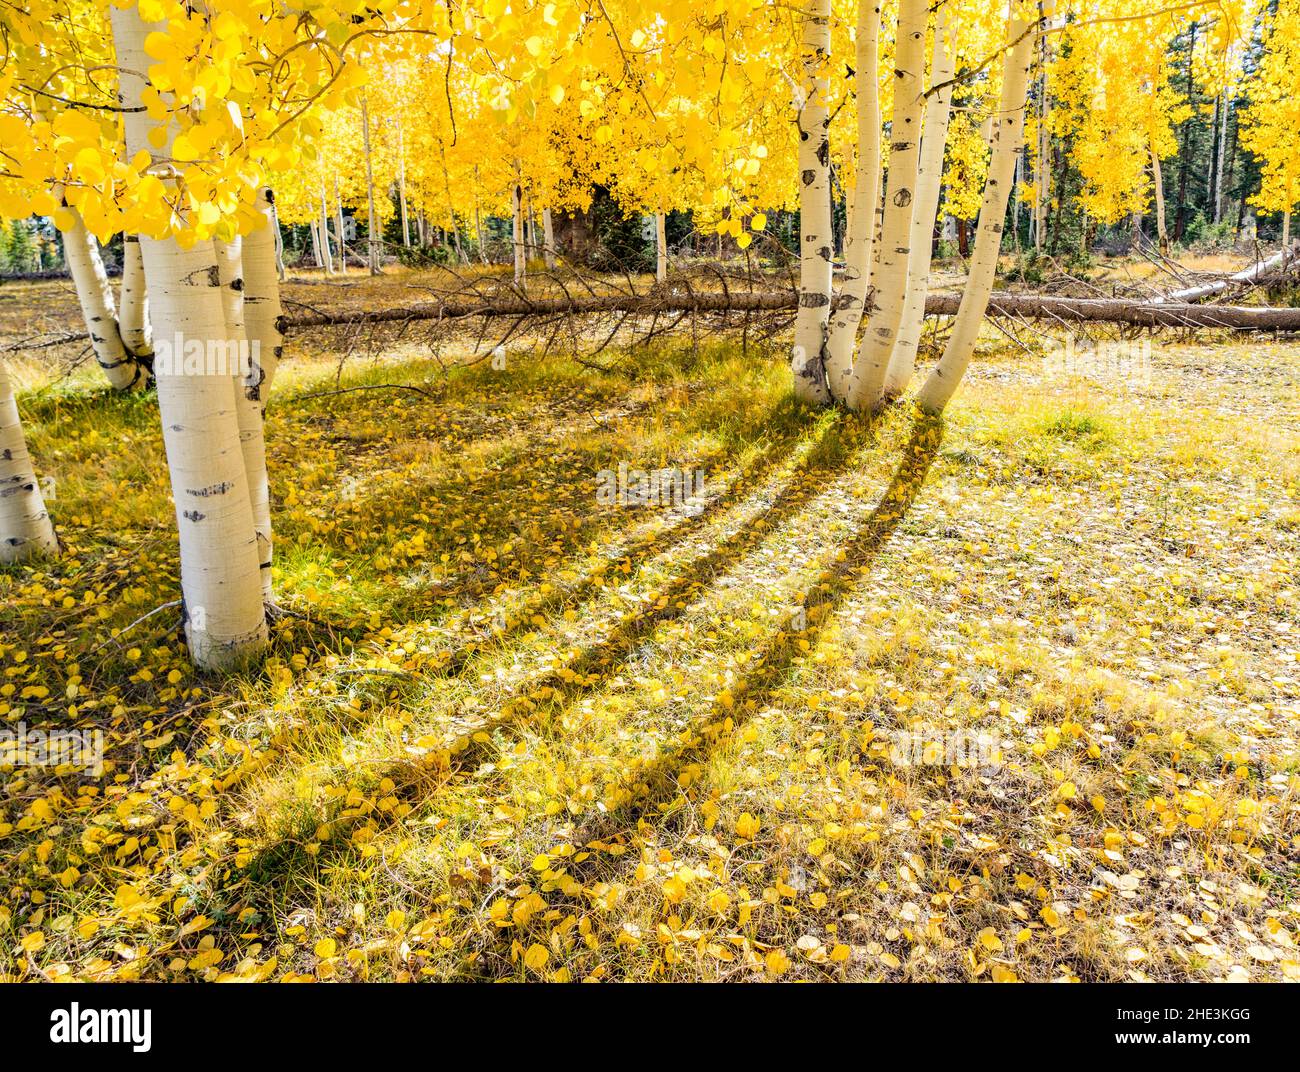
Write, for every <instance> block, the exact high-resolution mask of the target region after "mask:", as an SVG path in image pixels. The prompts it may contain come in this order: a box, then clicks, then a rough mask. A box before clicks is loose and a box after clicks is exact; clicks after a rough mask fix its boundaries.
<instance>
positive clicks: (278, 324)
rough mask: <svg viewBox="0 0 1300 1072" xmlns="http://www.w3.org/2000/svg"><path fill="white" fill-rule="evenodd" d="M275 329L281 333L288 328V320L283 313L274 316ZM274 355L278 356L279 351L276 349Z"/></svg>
mask: <svg viewBox="0 0 1300 1072" xmlns="http://www.w3.org/2000/svg"><path fill="white" fill-rule="evenodd" d="M275 330H276V331H278V332H279V333H280V334H281V335H283V334H285V333H286V332H287V331H288V330H289V320H288V318H287V317H286V316H285V315H284V314H283V313H281V314H280V315H279V316H277V317H276V318H275ZM276 356H277V357H278V356H279V351H276Z"/></svg>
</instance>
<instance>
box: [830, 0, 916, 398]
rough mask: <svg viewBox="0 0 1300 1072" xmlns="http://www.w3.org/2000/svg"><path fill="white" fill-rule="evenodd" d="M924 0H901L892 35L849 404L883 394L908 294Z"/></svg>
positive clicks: (913, 212)
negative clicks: (871, 258)
mask: <svg viewBox="0 0 1300 1072" xmlns="http://www.w3.org/2000/svg"><path fill="white" fill-rule="evenodd" d="M928 12H929V8H928V6H927V3H926V0H899V5H898V29H897V33H896V34H895V39H894V40H895V44H894V49H895V56H894V107H893V112H892V119H891V123H890V131H889V174H888V176H887V178H886V181H885V215H884V221H883V223H882V226H881V232H880V253H879V256H878V257H877V270H876V272H875V274H874V275H873V277H872V278H873V282H874V284H875V304H876V312H875V313H874V314H873V315H872V317H871V320H870V322H869V323H868V325H867V330H866V333H865V335H864V336H863V339H862V345H861V347H860V348H859V351H858V356H857V359H856V360H855V361H854V373H853V383H852V385H851V387H850V389H849V392H848V395H847V398H846V401H847V402H848V405H849V407H850V408H851V409H874V408H876V407H877V406H878V405H879V404H880V402H881V398H882V393H883V391H884V386H885V375H886V373H887V372H888V371H889V362H890V358H891V357H892V356H893V352H894V343H895V341H896V339H897V336H898V326H899V324H900V323H901V322H902V319H903V304H904V302H905V301H906V299H907V273H908V262H909V260H910V255H911V238H912V219H913V216H914V215H915V203H916V180H917V162H918V159H919V156H920V141H921V122H922V119H923V117H924V104H925V99H924V96H923V94H922V92H921V76H922V72H923V70H924V67H925V24H926V16H927V14H928Z"/></svg>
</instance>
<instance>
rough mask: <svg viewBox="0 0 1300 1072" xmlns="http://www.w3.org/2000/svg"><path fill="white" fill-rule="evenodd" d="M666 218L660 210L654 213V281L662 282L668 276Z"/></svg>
mask: <svg viewBox="0 0 1300 1072" xmlns="http://www.w3.org/2000/svg"><path fill="white" fill-rule="evenodd" d="M667 230H668V229H667V226H666V218H665V216H664V214H663V213H662V212H656V213H655V281H656V282H657V283H662V282H663V281H664V280H665V279H667V278H668V234H667Z"/></svg>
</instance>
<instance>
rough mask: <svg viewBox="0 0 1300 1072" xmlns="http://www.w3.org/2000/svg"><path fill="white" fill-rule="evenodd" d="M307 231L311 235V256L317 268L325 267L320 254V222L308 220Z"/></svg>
mask: <svg viewBox="0 0 1300 1072" xmlns="http://www.w3.org/2000/svg"><path fill="white" fill-rule="evenodd" d="M307 230H308V231H309V232H310V233H311V256H312V260H314V261H315V262H316V267H317V268H324V267H325V259H324V258H323V257H322V256H321V252H320V220H309V221H308V223H307Z"/></svg>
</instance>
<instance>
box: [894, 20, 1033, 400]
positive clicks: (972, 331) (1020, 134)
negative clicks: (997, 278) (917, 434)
mask: <svg viewBox="0 0 1300 1072" xmlns="http://www.w3.org/2000/svg"><path fill="white" fill-rule="evenodd" d="M1041 25H1042V23H1041V21H1040V23H1039V26H1040V27H1041ZM1027 30H1028V27H1027V26H1026V25H1025V23H1024V22H1023V21H1022V20H1020V19H1018V18H1014V17H1013V18H1012V19H1011V20H1010V21H1009V23H1008V25H1007V52H1006V53H1005V59H1004V61H1003V69H1002V94H1001V97H1000V99H999V101H998V114H997V119H996V120H995V123H996V126H995V130H994V133H993V155H992V158H991V159H990V160H989V171H988V178H987V179H986V180H985V182H984V197H983V200H982V202H981V204H980V216H979V232H978V234H977V236H976V238H975V256H974V258H973V259H972V260H971V266H970V272H969V274H968V276H967V280H966V290H965V291H964V292H963V294H962V296H961V305H960V306H959V307H958V310H957V316H956V319H955V320H954V322H953V326H952V333H951V335H949V337H948V345H947V346H946V347H945V348H944V351H943V357H941V358H940V359H939V364H938V366H936V368H935V369H934V371H933V372H931V373H930V378H929V379H928V380H926V382H925V386H924V387H922V388H921V391H920V393H919V394H918V396H917V404H918V405H919V406H920V407H921V409H923V410H924V411H926V412H927V413H941V412H943V408H944V406H946V405H947V404H948V401H949V399H951V398H952V395H953V392H954V391H956V390H957V385H958V384H959V383H960V382H961V378H962V375H963V374H964V373H965V371H966V367H967V366H968V365H969V364H970V359H971V355H972V354H973V353H974V352H975V342H976V340H977V339H978V338H979V331H980V324H981V323H982V322H983V320H984V313H985V311H986V310H987V309H988V304H989V295H990V294H992V292H993V277H994V274H995V273H996V271H997V264H998V253H999V252H1000V250H1001V249H1002V230H1003V223H1004V221H1005V219H1006V213H1007V198H1008V197H1009V196H1010V193H1011V180H1012V177H1013V175H1014V174H1015V166H1016V154H1017V153H1019V152H1020V150H1021V147H1022V145H1023V143H1024V132H1025V87H1026V85H1027V83H1028V81H1029V63H1030V58H1031V56H1032V50H1033V45H1034V41H1035V35H1034V34H1031V33H1027V32H1026V31H1027Z"/></svg>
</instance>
